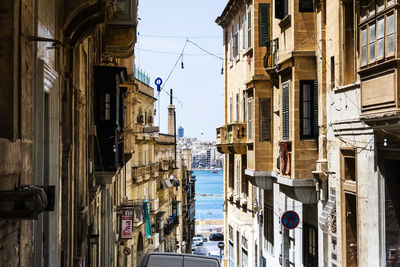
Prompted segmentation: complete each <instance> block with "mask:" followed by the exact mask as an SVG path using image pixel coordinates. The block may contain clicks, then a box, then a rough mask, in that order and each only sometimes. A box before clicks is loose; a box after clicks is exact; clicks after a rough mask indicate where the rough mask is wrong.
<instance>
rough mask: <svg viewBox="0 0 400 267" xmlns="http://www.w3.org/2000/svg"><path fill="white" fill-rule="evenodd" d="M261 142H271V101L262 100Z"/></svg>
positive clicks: (267, 99)
mask: <svg viewBox="0 0 400 267" xmlns="http://www.w3.org/2000/svg"><path fill="white" fill-rule="evenodd" d="M259 117H260V125H259V129H260V142H267V141H271V99H269V98H260V115H259Z"/></svg>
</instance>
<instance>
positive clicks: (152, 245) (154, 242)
mask: <svg viewBox="0 0 400 267" xmlns="http://www.w3.org/2000/svg"><path fill="white" fill-rule="evenodd" d="M148 242H149V245H148V249H149V250H156V249H157V248H158V247H159V246H160V234H159V233H155V234H153V235H152V236H151V237H150V238H149V239H148Z"/></svg>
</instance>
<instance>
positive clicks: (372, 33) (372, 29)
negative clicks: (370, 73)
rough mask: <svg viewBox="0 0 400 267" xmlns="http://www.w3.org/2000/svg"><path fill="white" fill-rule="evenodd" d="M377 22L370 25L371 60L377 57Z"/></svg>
mask: <svg viewBox="0 0 400 267" xmlns="http://www.w3.org/2000/svg"><path fill="white" fill-rule="evenodd" d="M375 38H376V32H375V24H371V25H369V60H370V61H371V60H374V59H375Z"/></svg>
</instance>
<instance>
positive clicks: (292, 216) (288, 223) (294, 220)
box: [281, 210, 300, 230]
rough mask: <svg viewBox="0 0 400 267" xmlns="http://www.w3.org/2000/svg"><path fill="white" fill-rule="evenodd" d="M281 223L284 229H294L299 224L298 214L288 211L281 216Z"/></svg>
mask: <svg viewBox="0 0 400 267" xmlns="http://www.w3.org/2000/svg"><path fill="white" fill-rule="evenodd" d="M281 222H282V224H283V226H284V227H285V228H287V229H290V230H291V229H294V228H296V227H297V226H298V225H299V223H300V217H299V214H297V212H295V211H292V210H289V211H287V212H285V213H284V214H283V215H282V217H281Z"/></svg>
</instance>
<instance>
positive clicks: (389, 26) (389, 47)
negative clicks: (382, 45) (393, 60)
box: [386, 13, 394, 55]
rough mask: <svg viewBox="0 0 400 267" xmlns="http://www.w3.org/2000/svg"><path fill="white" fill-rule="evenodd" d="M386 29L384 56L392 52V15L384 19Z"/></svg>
mask: <svg viewBox="0 0 400 267" xmlns="http://www.w3.org/2000/svg"><path fill="white" fill-rule="evenodd" d="M386 20H387V29H386V44H387V45H386V54H387V55H391V54H393V52H394V14H393V13H392V14H390V15H389V16H387V17H386Z"/></svg>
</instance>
